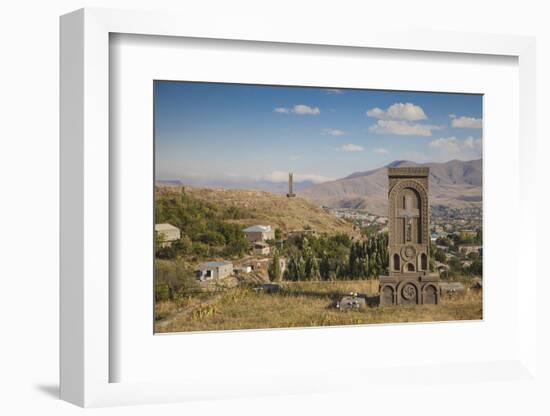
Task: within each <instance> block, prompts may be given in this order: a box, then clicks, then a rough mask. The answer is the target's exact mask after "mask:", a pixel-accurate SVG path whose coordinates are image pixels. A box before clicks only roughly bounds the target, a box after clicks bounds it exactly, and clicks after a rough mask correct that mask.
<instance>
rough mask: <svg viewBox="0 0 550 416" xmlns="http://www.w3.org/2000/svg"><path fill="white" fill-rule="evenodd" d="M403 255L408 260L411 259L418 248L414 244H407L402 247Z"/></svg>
mask: <svg viewBox="0 0 550 416" xmlns="http://www.w3.org/2000/svg"><path fill="white" fill-rule="evenodd" d="M401 256H402V257H403V258H405V259H407V260H410V259H412V258H414V257H415V256H416V250H415V249H414V247H413V246H405V247H403V248H402V249H401Z"/></svg>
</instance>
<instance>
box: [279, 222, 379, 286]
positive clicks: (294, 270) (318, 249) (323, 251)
mask: <svg viewBox="0 0 550 416" xmlns="http://www.w3.org/2000/svg"><path fill="white" fill-rule="evenodd" d="M280 251H281V252H282V253H283V254H284V255H285V257H286V259H287V263H286V269H285V272H284V274H283V273H281V266H280ZM387 269H388V235H387V233H380V234H374V235H371V236H370V237H369V238H368V239H366V240H362V241H353V240H351V239H350V238H349V237H348V236H347V235H344V234H339V235H335V236H320V237H315V236H309V237H301V238H298V239H295V240H294V241H291V242H287V243H285V246H283V248H282V249H279V250H276V251H275V254H274V256H273V259H272V261H271V263H270V265H269V268H268V273H269V277H270V279H271V280H272V281H278V280H280V279H281V278H283V279H285V280H293V281H300V280H347V279H369V278H373V277H377V276H378V275H379V274H381V273H384V272H386V271H387Z"/></svg>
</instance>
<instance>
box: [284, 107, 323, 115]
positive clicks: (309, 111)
mask: <svg viewBox="0 0 550 416" xmlns="http://www.w3.org/2000/svg"><path fill="white" fill-rule="evenodd" d="M273 111H274V112H276V113H283V114H288V113H294V114H300V115H313V116H316V115H318V114H321V110H319V107H310V106H309V105H305V104H296V105H295V106H294V107H292V108H285V107H277V108H275V109H274V110H273Z"/></svg>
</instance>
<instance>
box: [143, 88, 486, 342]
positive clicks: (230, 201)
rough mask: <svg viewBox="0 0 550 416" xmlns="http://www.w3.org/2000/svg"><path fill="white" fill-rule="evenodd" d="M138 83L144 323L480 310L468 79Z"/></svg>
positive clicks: (194, 326)
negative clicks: (144, 172) (151, 276)
mask: <svg viewBox="0 0 550 416" xmlns="http://www.w3.org/2000/svg"><path fill="white" fill-rule="evenodd" d="M153 88H154V108H155V110H154V125H155V132H154V136H155V137H154V144H155V233H156V241H155V332H185V331H211V330H231V329H265V328H285V327H310V326H326V325H358V324H367V323H396V322H419V321H442V320H479V319H482V309H483V307H482V286H483V285H482V264H483V250H482V247H483V246H482V231H483V220H482V213H483V199H482V183H483V178H482V176H483V169H482V147H483V146H482V134H481V130H482V113H483V111H482V99H483V97H482V95H481V94H459V93H440V92H438V93H431V92H410V91H378V90H362V89H349V88H348V89H337V88H318V87H307V88H303V87H296V86H292V87H289V86H268V85H247V84H226V83H203V82H185V81H175V82H174V81H163V80H155V81H154V84H153ZM398 305H399V306H400V307H399V308H397V306H398Z"/></svg>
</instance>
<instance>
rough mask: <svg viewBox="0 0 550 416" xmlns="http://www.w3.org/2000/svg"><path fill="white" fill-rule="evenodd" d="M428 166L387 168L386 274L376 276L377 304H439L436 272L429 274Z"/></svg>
mask: <svg viewBox="0 0 550 416" xmlns="http://www.w3.org/2000/svg"><path fill="white" fill-rule="evenodd" d="M429 174H430V168H423V167H410V168H388V179H389V188H388V199H389V241H388V253H389V257H390V258H389V273H388V275H387V276H380V305H404V304H406V305H411V304H412V305H422V304H438V303H439V274H438V273H430V252H429V248H430V234H429V224H428V223H429V212H428V211H429V203H428V176H429Z"/></svg>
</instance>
